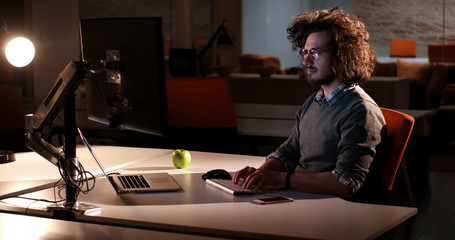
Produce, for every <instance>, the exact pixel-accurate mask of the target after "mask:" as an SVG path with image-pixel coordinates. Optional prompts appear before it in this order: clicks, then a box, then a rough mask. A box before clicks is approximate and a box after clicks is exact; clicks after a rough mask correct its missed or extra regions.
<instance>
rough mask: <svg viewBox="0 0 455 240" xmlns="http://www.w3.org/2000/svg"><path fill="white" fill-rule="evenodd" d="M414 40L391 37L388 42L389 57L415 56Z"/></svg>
mask: <svg viewBox="0 0 455 240" xmlns="http://www.w3.org/2000/svg"><path fill="white" fill-rule="evenodd" d="M416 49H417V48H416V40H413V39H392V41H391V42H390V56H391V57H416V56H417V50H416Z"/></svg>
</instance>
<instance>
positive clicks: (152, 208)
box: [0, 146, 417, 239]
mask: <svg viewBox="0 0 455 240" xmlns="http://www.w3.org/2000/svg"><path fill="white" fill-rule="evenodd" d="M94 149H95V151H96V153H97V155H98V157H99V158H100V159H101V161H102V162H103V164H104V165H105V167H107V168H109V169H114V170H118V171H120V172H122V173H131V172H143V173H148V172H162V171H165V172H168V173H170V174H172V175H173V176H174V178H175V179H176V180H177V182H179V184H181V186H182V188H183V191H181V192H169V193H151V194H126V195H117V194H116V193H115V192H114V190H113V189H112V188H111V186H110V185H108V184H107V181H106V179H104V178H98V179H97V182H96V186H95V189H94V190H93V191H92V192H90V193H89V194H87V195H84V194H81V195H80V197H79V200H80V201H81V202H82V203H88V204H94V205H97V206H100V207H101V209H102V210H101V212H98V213H96V214H93V215H78V216H76V218H77V219H80V220H84V221H88V222H99V223H110V224H114V225H120V226H126V227H128V226H130V227H133V226H134V227H141V228H145V229H158V230H165V231H172V232H180V233H187V234H188V233H190V234H201V233H203V234H210V235H212V236H215V237H230V238H248V237H250V238H256V239H305V238H317V239H371V238H375V237H377V236H379V235H380V234H382V233H384V232H386V231H387V230H390V229H392V228H393V227H395V226H397V225H398V224H400V223H401V222H403V221H405V220H407V219H408V218H410V217H411V216H413V215H414V214H416V213H417V209H416V208H408V207H395V206H382V205H369V204H360V203H352V202H349V201H345V200H342V199H340V198H336V197H333V196H328V195H315V194H306V193H299V192H294V191H282V192H280V194H284V195H287V196H290V197H293V198H295V199H296V201H294V202H292V203H282V204H275V205H265V206H263V205H254V204H251V203H250V201H251V200H252V199H254V198H257V197H258V196H257V195H255V196H247V197H234V196H231V195H229V194H226V193H224V192H222V191H220V190H218V189H215V188H213V187H212V186H209V185H206V184H205V183H204V182H203V181H202V180H201V178H200V176H201V174H202V173H205V172H206V171H208V170H211V169H215V168H223V169H226V170H228V171H231V172H233V171H236V170H238V169H240V168H242V167H244V166H246V165H249V166H254V167H258V166H260V165H261V164H262V163H263V161H264V158H263V157H256V156H245V155H229V154H216V153H203V152H196V151H193V152H191V154H192V161H191V163H190V165H189V166H188V167H187V168H185V169H175V168H174V167H173V165H172V162H171V157H170V156H171V152H172V150H163V149H146V148H125V147H107V146H95V147H94ZM78 156H79V159H80V161H81V162H82V164H83V165H84V167H85V169H86V170H89V171H93V172H94V173H97V172H96V171H95V170H97V169H98V168H97V167H96V164H95V163H94V161H93V160H92V159H91V157H90V155H89V154H88V151H86V150H85V148H79V149H78ZM16 158H17V160H16V161H15V162H13V163H9V164H6V165H5V164H3V165H0V189H1V188H2V186H3V185H4V184H7V183H5V181H15V180H40V179H51V178H55V179H56V178H58V171H57V169H56V168H55V167H54V166H53V165H52V164H50V163H47V161H46V160H44V159H42V158H41V157H39V156H37V155H36V154H34V153H22V154H17V156H16ZM98 173H99V172H98ZM27 196H31V197H47V198H48V199H49V198H52V190H43V191H40V192H38V193H32V194H28V195H27ZM51 200H52V199H51ZM42 206H44V204H43V203H40V202H33V201H32V202H30V201H27V200H23V199H17V198H11V199H5V200H2V201H1V203H0V210H3V211H13V212H22V213H23V212H24V211H25V209H24V208H27V207H28V210H27V213H30V214H37V215H46V214H48V213H46V212H45V211H42V209H40V208H41V207H42ZM190 236H191V235H190Z"/></svg>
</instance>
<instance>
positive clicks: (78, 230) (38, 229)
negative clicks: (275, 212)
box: [0, 213, 220, 240]
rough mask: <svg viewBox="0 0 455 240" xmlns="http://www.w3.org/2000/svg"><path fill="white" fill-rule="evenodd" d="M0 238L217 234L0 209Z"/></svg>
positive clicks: (163, 238) (165, 239) (198, 239)
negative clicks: (191, 232) (152, 228)
mask: <svg viewBox="0 0 455 240" xmlns="http://www.w3.org/2000/svg"><path fill="white" fill-rule="evenodd" d="M0 222H1V225H0V232H1V234H0V240H11V239H27V240H33V239H39V240H55V239H65V240H73V239H74V240H77V239H160V240H174V239H186V240H193V239H194V240H216V239H218V240H219V239H220V238H215V237H205V236H200V235H199V236H197V235H188V234H181V233H171V232H163V231H153V230H145V229H137V228H126V227H116V226H108V225H100V224H90V223H82V222H70V221H64V220H57V219H50V218H41V217H34V216H25V215H18V214H8V213H0Z"/></svg>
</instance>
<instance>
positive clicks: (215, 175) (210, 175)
mask: <svg viewBox="0 0 455 240" xmlns="http://www.w3.org/2000/svg"><path fill="white" fill-rule="evenodd" d="M202 179H203V180H204V181H205V180H207V179H227V180H231V179H232V177H231V174H229V173H228V171H226V170H224V169H213V170H210V171H208V172H206V173H205V174H204V175H202Z"/></svg>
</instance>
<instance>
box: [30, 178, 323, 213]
mask: <svg viewBox="0 0 455 240" xmlns="http://www.w3.org/2000/svg"><path fill="white" fill-rule="evenodd" d="M172 176H173V177H174V179H175V180H176V181H177V182H178V183H179V184H180V186H181V187H182V189H183V190H182V191H173V192H155V193H127V194H117V193H116V192H115V190H114V189H113V188H112V186H111V185H110V184H109V182H108V181H107V180H106V178H104V177H103V178H97V179H96V185H95V188H94V189H93V190H92V191H90V192H89V193H88V194H80V195H79V201H80V202H82V203H90V204H94V205H97V204H98V205H101V204H102V205H115V206H139V205H181V204H210V203H232V202H251V201H252V200H254V199H256V198H261V197H266V196H267V194H251V195H245V196H233V195H231V194H228V193H226V192H223V191H222V190H220V189H218V188H215V187H213V186H211V185H208V184H205V183H204V182H203V180H202V178H201V176H202V174H200V173H197V174H196V173H194V174H176V175H172ZM53 194H54V190H53V189H46V190H43V191H39V192H36V193H32V194H30V195H29V196H28V197H32V198H40V199H49V200H53V199H54V195H53ZM269 194H279V195H285V196H287V197H291V198H294V199H296V200H297V199H299V200H302V199H308V200H310V199H312V200H313V199H323V198H330V196H327V195H318V194H308V193H301V192H295V191H288V190H282V191H277V192H271V193H269Z"/></svg>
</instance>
